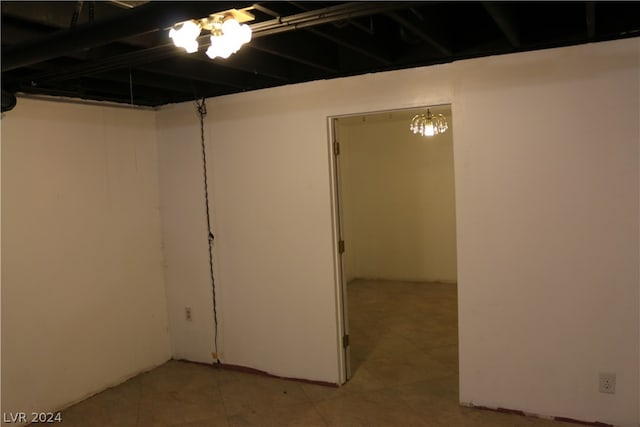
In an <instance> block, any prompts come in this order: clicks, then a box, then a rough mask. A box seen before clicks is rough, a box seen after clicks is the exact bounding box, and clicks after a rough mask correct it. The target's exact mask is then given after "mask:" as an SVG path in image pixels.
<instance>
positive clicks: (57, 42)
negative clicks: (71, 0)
mask: <svg viewBox="0 0 640 427" xmlns="http://www.w3.org/2000/svg"><path fill="white" fill-rule="evenodd" d="M231 7H241V6H240V5H239V4H238V3H237V2H214V3H212V2H152V3H148V4H145V5H143V6H140V7H137V8H135V9H131V10H130V11H128V12H126V13H123V14H122V15H119V16H116V17H114V18H112V19H106V20H103V21H96V22H93V23H87V24H83V25H78V26H77V27H75V28H73V29H71V30H61V31H58V32H56V33H54V34H52V35H49V36H46V37H43V38H41V39H38V40H35V41H32V42H29V43H25V44H21V45H18V46H14V47H12V48H11V49H7V50H6V51H3V52H2V54H3V55H2V71H3V72H4V71H9V70H13V69H16V68H18V67H24V66H27V65H31V64H33V63H36V62H42V61H46V60H48V59H51V58H55V57H58V56H63V55H67V54H69V53H73V52H77V51H79V50H83V49H88V48H92V47H97V46H101V45H103V44H107V43H110V42H112V41H114V40H118V39H123V38H127V37H132V36H135V35H139V34H144V33H147V32H151V31H158V30H162V29H165V28H168V27H170V26H172V25H173V24H175V23H176V22H180V21H184V20H187V19H191V18H193V17H194V16H195V17H200V16H207V15H208V14H209V13H212V12H216V11H217V10H225V9H228V8H231ZM212 8H215V10H212Z"/></svg>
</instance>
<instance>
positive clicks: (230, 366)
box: [174, 359, 340, 388]
mask: <svg viewBox="0 0 640 427" xmlns="http://www.w3.org/2000/svg"><path fill="white" fill-rule="evenodd" d="M174 360H177V361H179V362H187V363H195V364H197V365H204V366H212V367H213V368H215V369H224V370H228V371H236V372H244V373H246V374H253V375H261V376H263V377H269V378H278V379H281V380H287V381H296V382H299V383H305V384H313V385H320V386H323V387H332V388H338V387H340V385H339V384H337V383H332V382H328V381H316V380H308V379H304V378H293V377H283V376H280V375H274V374H270V373H269V372H266V371H261V370H260V369H255V368H249V367H247V366H242V365H233V364H230V363H221V362H218V363H213V364H211V363H203V362H192V361H190V360H184V359H174Z"/></svg>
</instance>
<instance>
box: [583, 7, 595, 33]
mask: <svg viewBox="0 0 640 427" xmlns="http://www.w3.org/2000/svg"><path fill="white" fill-rule="evenodd" d="M585 15H586V16H585V18H586V21H587V37H589V38H590V39H593V38H595V36H596V4H595V2H593V1H588V2H585Z"/></svg>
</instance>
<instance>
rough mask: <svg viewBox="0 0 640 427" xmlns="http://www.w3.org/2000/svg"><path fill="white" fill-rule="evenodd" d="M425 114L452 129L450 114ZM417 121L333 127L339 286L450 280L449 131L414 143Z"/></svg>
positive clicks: (373, 117)
mask: <svg viewBox="0 0 640 427" xmlns="http://www.w3.org/2000/svg"><path fill="white" fill-rule="evenodd" d="M430 110H431V112H432V113H433V114H446V116H447V120H448V122H449V123H450V125H453V122H452V120H451V108H450V107H448V106H442V107H433V108H431V109H430ZM418 113H426V109H420V110H406V111H394V112H387V113H380V114H370V115H366V116H353V117H344V118H340V119H339V120H338V123H339V140H340V172H341V177H340V187H341V190H342V191H341V195H342V197H341V199H342V218H343V225H344V237H345V241H346V251H345V255H344V261H345V262H344V268H345V277H346V280H347V282H349V281H351V280H353V279H354V278H364V279H386V280H408V281H432V282H447V283H455V282H456V280H457V275H456V223H455V216H456V212H455V192H454V184H453V178H454V175H453V129H452V128H451V129H450V130H448V131H447V132H445V133H443V134H439V135H434V136H433V137H430V138H425V137H423V136H420V135H415V134H413V133H412V132H410V131H409V123H410V122H411V119H412V117H413V116H414V115H415V114H418Z"/></svg>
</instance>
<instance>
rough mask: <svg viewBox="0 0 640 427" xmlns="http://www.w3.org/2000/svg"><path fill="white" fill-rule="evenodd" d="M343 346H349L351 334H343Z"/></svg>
mask: <svg viewBox="0 0 640 427" xmlns="http://www.w3.org/2000/svg"><path fill="white" fill-rule="evenodd" d="M342 346H343V347H344V348H347V347H349V335H343V336H342Z"/></svg>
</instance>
